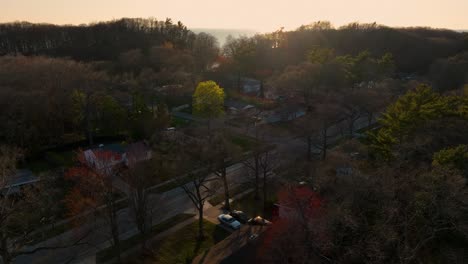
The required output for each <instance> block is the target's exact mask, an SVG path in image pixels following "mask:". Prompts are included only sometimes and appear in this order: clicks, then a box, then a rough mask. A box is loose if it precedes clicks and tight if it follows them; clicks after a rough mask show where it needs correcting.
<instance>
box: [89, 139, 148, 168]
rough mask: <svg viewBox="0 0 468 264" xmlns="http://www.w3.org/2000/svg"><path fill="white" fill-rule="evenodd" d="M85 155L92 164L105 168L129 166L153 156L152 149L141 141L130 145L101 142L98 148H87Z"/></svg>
mask: <svg viewBox="0 0 468 264" xmlns="http://www.w3.org/2000/svg"><path fill="white" fill-rule="evenodd" d="M84 156H85V159H86V162H88V164H89V165H90V166H93V167H95V168H97V169H103V168H104V167H105V166H107V167H113V166H117V165H120V164H124V165H125V166H128V165H129V163H132V162H140V161H144V160H149V159H151V158H152V151H151V148H150V147H149V146H148V144H147V143H145V142H143V141H139V142H135V143H131V144H128V145H122V144H109V145H103V144H101V145H99V147H98V148H93V149H88V150H85V151H84ZM104 162H105V164H104Z"/></svg>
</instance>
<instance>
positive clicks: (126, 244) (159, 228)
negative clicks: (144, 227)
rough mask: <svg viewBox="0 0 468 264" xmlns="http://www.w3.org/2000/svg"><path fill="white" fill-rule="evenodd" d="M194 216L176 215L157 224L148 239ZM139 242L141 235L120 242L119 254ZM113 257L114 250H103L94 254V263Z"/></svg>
mask: <svg viewBox="0 0 468 264" xmlns="http://www.w3.org/2000/svg"><path fill="white" fill-rule="evenodd" d="M193 216H194V215H193V214H178V215H176V216H174V217H171V218H169V219H167V220H165V221H163V222H162V223H159V224H157V225H155V226H153V227H152V228H151V231H150V233H149V234H148V238H151V237H153V236H155V235H157V234H159V233H161V232H163V231H166V230H168V229H169V228H171V227H172V226H175V225H177V224H179V223H182V222H183V221H185V220H187V219H190V218H192V217H193ZM140 241H141V235H140V234H136V235H134V236H132V237H130V238H128V239H125V240H122V241H120V248H121V252H124V251H125V250H128V249H130V248H132V247H134V246H136V245H138V244H139V243H140ZM114 256H115V252H114V248H112V247H109V248H106V249H103V250H101V251H99V252H98V253H97V254H96V262H98V263H102V262H106V261H108V260H110V259H111V258H113V257H114Z"/></svg>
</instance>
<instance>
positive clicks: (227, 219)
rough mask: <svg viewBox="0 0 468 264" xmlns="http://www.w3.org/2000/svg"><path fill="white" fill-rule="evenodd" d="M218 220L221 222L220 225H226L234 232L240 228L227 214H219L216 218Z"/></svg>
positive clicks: (239, 224) (237, 222)
mask: <svg viewBox="0 0 468 264" xmlns="http://www.w3.org/2000/svg"><path fill="white" fill-rule="evenodd" d="M218 220H219V222H221V224H223V225H226V226H228V227H230V228H232V229H234V230H237V229H239V228H240V227H241V223H239V221H237V220H236V219H235V218H234V217H232V216H230V215H228V214H220V215H219V216H218Z"/></svg>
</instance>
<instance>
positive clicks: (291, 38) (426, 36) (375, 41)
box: [276, 22, 468, 73]
mask: <svg viewBox="0 0 468 264" xmlns="http://www.w3.org/2000/svg"><path fill="white" fill-rule="evenodd" d="M276 36H277V38H278V41H279V45H280V47H281V48H282V52H283V53H285V54H289V60H290V62H289V63H290V64H291V63H297V62H298V61H300V60H301V58H303V56H304V55H305V54H306V53H307V52H308V50H309V49H310V48H311V47H314V46H322V47H328V48H332V49H334V50H335V51H336V52H337V53H338V54H339V55H346V54H354V55H355V54H357V53H359V52H361V51H363V50H367V51H369V52H370V53H372V54H375V55H376V56H382V55H383V54H385V53H392V54H393V55H394V57H395V63H396V66H397V69H398V71H400V72H409V73H412V72H417V73H424V72H425V71H427V70H428V69H429V68H428V67H429V66H430V65H431V64H432V63H433V62H434V61H435V60H436V59H438V58H444V57H449V56H452V55H455V54H457V53H459V52H461V51H462V50H466V49H468V41H467V37H466V35H464V34H461V33H457V32H455V31H450V30H438V29H430V28H390V27H386V26H381V25H378V24H375V23H374V24H358V23H352V24H349V25H347V26H344V27H341V28H338V29H335V28H333V27H331V26H327V25H326V23H323V22H322V23H320V22H318V23H315V24H312V25H308V26H302V27H300V28H299V29H297V30H295V31H289V32H278V33H277V34H276Z"/></svg>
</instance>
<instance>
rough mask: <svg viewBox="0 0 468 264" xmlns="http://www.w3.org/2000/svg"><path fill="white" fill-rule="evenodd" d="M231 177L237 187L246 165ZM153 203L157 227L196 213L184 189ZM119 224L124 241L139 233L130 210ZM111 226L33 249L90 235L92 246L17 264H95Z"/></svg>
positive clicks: (102, 224) (98, 225)
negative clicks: (96, 255) (175, 217)
mask: <svg viewBox="0 0 468 264" xmlns="http://www.w3.org/2000/svg"><path fill="white" fill-rule="evenodd" d="M227 176H228V179H229V181H230V183H231V184H233V185H236V184H239V183H241V182H242V181H244V180H245V177H246V174H244V169H243V165H242V164H234V165H232V166H230V167H229V168H228V169H227ZM220 191H221V190H220ZM150 199H151V204H153V205H155V208H154V210H153V219H152V220H153V221H152V222H153V225H154V224H157V223H160V222H162V221H164V220H166V219H168V218H170V217H172V216H175V215H177V214H180V213H196V210H195V208H194V206H193V204H192V202H191V201H190V199H189V198H188V196H187V195H186V194H185V192H184V190H183V189H182V188H180V187H178V188H174V189H172V190H170V191H167V192H165V193H162V194H158V195H156V194H154V195H152V196H151V197H150ZM209 207H210V205H209V204H208V203H207V206H206V209H208V208H209ZM118 221H119V228H120V230H119V231H120V234H121V239H125V238H128V237H131V236H133V235H135V234H137V233H138V230H137V229H136V225H135V223H134V222H133V220H132V217H131V212H130V210H129V208H124V209H122V210H120V211H119V215H118ZM108 226H109V225H108V223H107V222H106V221H105V220H104V219H102V218H96V219H94V221H93V222H92V223H89V224H86V225H81V226H80V227H77V228H74V229H72V230H71V231H68V232H66V233H63V234H62V235H60V236H57V237H55V238H52V239H49V240H47V241H44V242H42V243H39V244H37V245H35V246H34V247H30V248H29V249H34V248H37V247H43V246H57V245H60V246H63V245H71V244H73V243H74V242H75V241H77V240H78V239H79V238H80V237H82V236H83V235H84V234H88V233H90V234H89V235H88V236H86V239H84V240H83V241H82V242H86V243H88V244H86V245H79V246H74V247H69V248H64V249H54V250H48V251H39V252H37V253H35V254H32V255H23V256H19V257H17V258H16V259H15V263H94V256H95V254H96V252H97V251H99V250H100V249H102V248H105V247H108V246H109V245H110V243H109V239H110V236H109V231H108Z"/></svg>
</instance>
